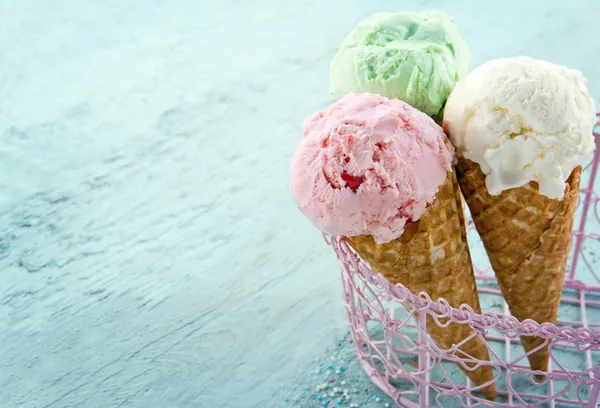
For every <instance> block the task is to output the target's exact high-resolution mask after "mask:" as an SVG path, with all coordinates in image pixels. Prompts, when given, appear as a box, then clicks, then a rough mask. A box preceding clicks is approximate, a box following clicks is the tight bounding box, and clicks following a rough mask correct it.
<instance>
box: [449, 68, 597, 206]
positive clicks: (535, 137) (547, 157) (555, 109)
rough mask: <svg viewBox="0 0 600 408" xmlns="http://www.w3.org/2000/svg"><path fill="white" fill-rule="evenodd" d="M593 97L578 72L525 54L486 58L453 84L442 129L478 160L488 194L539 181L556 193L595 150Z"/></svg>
mask: <svg viewBox="0 0 600 408" xmlns="http://www.w3.org/2000/svg"><path fill="white" fill-rule="evenodd" d="M595 122H596V117H595V109H594V101H593V99H592V97H591V96H590V94H589V93H588V91H587V89H586V85H585V79H584V77H583V75H582V74H581V73H580V72H578V71H574V70H572V69H569V68H567V67H564V66H560V65H554V64H551V63H549V62H544V61H539V60H536V59H533V58H529V57H516V58H502V59H496V60H491V61H489V62H486V63H485V64H483V65H480V66H479V67H477V68H476V69H475V70H474V71H473V72H471V73H470V74H469V75H468V76H466V77H465V78H464V79H462V80H461V81H459V82H458V84H457V86H456V88H455V89H454V91H453V92H452V93H451V94H450V97H449V99H448V102H447V104H446V107H445V111H444V128H445V129H446V130H447V131H448V133H449V135H450V138H451V140H452V142H453V143H454V145H455V146H456V148H457V149H458V151H459V152H460V153H461V154H462V155H463V156H464V157H466V158H467V159H469V160H471V161H473V162H475V163H477V164H479V166H480V167H481V170H482V171H483V173H484V174H485V175H486V187H487V189H488V191H489V193H490V194H492V195H496V194H500V193H501V192H502V191H504V190H507V189H510V188H515V187H520V186H523V185H525V184H527V183H529V182H530V181H536V182H537V183H538V184H539V192H540V194H543V195H545V196H547V197H550V198H562V196H563V193H564V190H565V180H567V178H568V177H569V175H570V174H571V172H572V171H573V169H574V168H575V167H577V166H578V165H580V164H582V162H583V161H584V159H585V158H586V157H588V156H589V155H590V153H592V152H593V151H594V147H595V145H594V137H593V136H592V128H593V127H594V124H595Z"/></svg>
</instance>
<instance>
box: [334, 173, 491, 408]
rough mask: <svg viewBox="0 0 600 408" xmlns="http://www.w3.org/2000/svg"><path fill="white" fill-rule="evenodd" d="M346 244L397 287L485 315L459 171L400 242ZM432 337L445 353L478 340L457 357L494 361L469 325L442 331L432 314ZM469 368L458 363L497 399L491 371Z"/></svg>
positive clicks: (354, 241)
mask: <svg viewBox="0 0 600 408" xmlns="http://www.w3.org/2000/svg"><path fill="white" fill-rule="evenodd" d="M344 239H345V240H346V242H348V244H349V245H350V246H352V248H354V250H356V252H357V253H358V254H359V255H360V257H361V258H362V259H363V260H365V261H366V262H367V263H369V265H370V266H371V268H372V269H373V270H375V271H377V272H379V273H381V274H382V275H384V276H385V277H386V278H387V279H388V280H389V281H390V282H391V283H393V284H397V283H400V284H402V285H404V286H406V287H407V288H408V289H409V290H410V291H411V292H413V293H415V294H417V293H419V292H421V291H423V292H426V293H427V294H429V296H430V297H431V298H432V299H433V300H437V299H439V298H444V299H446V300H447V301H448V303H449V304H450V305H451V306H453V307H459V306H460V305H462V304H467V305H469V306H470V307H471V308H472V309H473V310H474V311H476V312H477V313H480V312H481V309H480V307H479V298H478V296H477V287H476V285H475V276H474V274H473V266H472V263H471V255H470V253H469V246H468V244H467V236H466V230H465V218H464V212H463V208H462V203H461V195H460V189H459V186H458V183H457V181H456V174H455V173H454V172H451V173H448V175H447V177H446V181H445V182H444V184H442V185H441V186H440V188H439V190H438V193H437V195H436V198H435V200H434V202H433V203H432V204H431V205H430V206H429V207H427V210H426V211H425V213H424V214H423V216H422V217H421V218H420V219H419V221H417V222H415V223H413V224H411V225H409V226H408V227H407V229H406V230H405V231H404V233H403V234H402V235H401V236H400V237H399V238H397V239H395V240H393V241H391V242H388V243H386V244H377V243H376V242H375V240H374V239H373V237H372V236H369V235H363V236H356V237H344ZM442 320H443V319H442ZM427 332H428V333H429V335H430V336H431V338H432V339H433V340H434V341H435V342H436V343H437V345H438V346H439V347H440V348H442V349H444V350H449V349H450V348H452V347H453V345H456V344H459V343H461V342H463V341H465V339H467V338H469V337H470V336H473V337H472V338H471V339H469V340H468V341H467V342H466V343H464V344H463V345H461V346H460V349H459V350H458V351H456V352H454V354H455V355H456V356H457V357H462V358H470V357H472V358H474V359H477V360H482V361H489V359H490V357H489V352H488V349H487V348H486V346H485V344H484V342H483V340H482V338H481V337H480V336H477V335H475V333H474V331H473V329H471V327H470V326H469V325H468V324H457V323H451V324H450V325H448V326H447V327H440V326H439V325H438V324H437V323H436V322H435V320H434V319H433V318H432V317H431V316H430V315H428V316H427ZM466 365H467V367H465V366H463V365H461V364H458V367H459V368H460V369H461V370H462V371H464V372H465V374H466V375H467V376H468V377H469V378H470V379H471V381H472V382H473V383H475V384H476V385H483V384H486V383H490V384H489V385H487V386H486V387H484V388H482V389H481V392H482V393H483V394H484V395H485V396H486V397H487V398H488V399H490V400H494V399H495V398H496V387H495V385H494V383H493V381H494V376H493V372H492V368H491V366H489V365H481V366H479V367H478V368H475V367H476V365H475V364H466Z"/></svg>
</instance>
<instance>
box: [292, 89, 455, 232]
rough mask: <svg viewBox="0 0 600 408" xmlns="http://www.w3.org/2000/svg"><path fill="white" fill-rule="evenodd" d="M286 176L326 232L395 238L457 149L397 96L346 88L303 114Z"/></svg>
mask: <svg viewBox="0 0 600 408" xmlns="http://www.w3.org/2000/svg"><path fill="white" fill-rule="evenodd" d="M303 133H304V138H303V139H302V141H301V142H300V145H299V146H298V148H297V149H296V152H295V153H294V156H293V159H292V166H291V171H290V183H291V187H292V193H293V195H294V199H295V200H296V203H297V204H298V207H299V208H300V210H301V211H302V212H303V213H304V215H306V216H307V217H308V218H309V219H310V220H311V221H312V223H313V224H314V225H315V226H316V227H317V228H319V229H320V230H321V231H323V232H325V233H327V234H330V235H345V236H356V235H372V236H373V237H374V239H375V241H376V242H377V243H379V244H382V243H386V242H389V241H391V240H393V239H396V238H398V237H399V236H400V235H402V233H403V232H404V229H405V228H406V225H407V223H408V222H411V221H417V220H418V219H419V218H420V217H421V215H423V213H424V212H425V208H426V207H427V205H428V204H431V203H432V202H433V199H434V196H435V193H436V192H437V189H438V186H440V185H441V184H442V183H443V182H444V180H445V179H446V173H447V172H448V171H450V170H451V169H452V159H453V154H454V149H453V148H452V146H451V145H450V143H449V142H448V141H447V139H446V136H445V134H444V131H443V130H442V128H441V127H439V126H438V125H437V124H436V123H435V122H434V121H433V120H432V119H431V118H430V117H429V116H427V115H426V114H424V113H423V112H421V111H418V110H417V109H415V108H413V107H411V106H410V105H408V104H406V103H404V102H402V101H400V100H396V99H387V98H385V97H382V96H379V95H375V94H370V93H362V94H359V93H350V94H348V95H346V96H345V97H343V98H342V99H340V100H339V101H337V102H336V103H334V104H333V105H331V106H330V107H329V108H328V109H327V110H325V111H324V112H320V113H317V114H315V115H313V116H311V117H310V118H308V119H307V120H306V121H305V122H304V129H303Z"/></svg>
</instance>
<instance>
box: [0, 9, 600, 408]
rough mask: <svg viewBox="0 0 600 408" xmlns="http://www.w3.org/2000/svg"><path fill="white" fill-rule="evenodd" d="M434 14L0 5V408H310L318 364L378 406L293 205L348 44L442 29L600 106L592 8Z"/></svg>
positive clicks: (314, 236)
mask: <svg viewBox="0 0 600 408" xmlns="http://www.w3.org/2000/svg"><path fill="white" fill-rule="evenodd" d="M449 3H450V2H443V1H433V0H429V1H427V0H421V1H405V2H397V1H396V2H394V1H379V0H377V1H358V0H346V1H344V0H328V1H318V0H296V1H279V0H252V1H250V0H248V1H235V0H213V1H208V0H196V1H193V0H96V1H80V2H74V1H67V0H47V1H42V0H0V407H2V408H11V407H24V408H59V407H98V408H106V407H141V408H169V407H174V408H175V407H185V408H187V407H203V408H204V407H206V408H209V407H216V408H220V407H235V408H237V407H281V406H302V407H303V406H307V407H312V406H317V405H316V402H315V401H312V402H309V401H310V400H311V398H312V397H310V398H309V397H307V396H306V393H305V391H303V390H302V389H301V388H302V386H304V385H312V384H315V381H316V380H314V378H313V377H310V376H309V375H308V373H309V372H312V371H313V370H314V368H315V366H316V365H319V364H324V362H326V361H328V358H329V355H331V354H333V355H337V356H338V361H341V360H342V359H343V360H345V361H346V362H347V364H348V367H350V368H351V369H349V370H347V371H348V374H347V375H348V378H349V380H348V381H349V382H350V381H351V382H352V383H353V384H354V385H355V386H356V387H357V388H358V390H357V391H356V395H357V397H356V401H359V400H360V401H363V400H365V401H366V400H367V399H368V398H369V397H370V396H371V395H373V394H375V393H376V390H375V387H373V386H372V385H370V383H369V382H368V381H367V380H366V379H365V377H364V375H362V372H361V371H360V369H359V368H358V367H357V366H356V364H355V363H356V362H355V361H354V362H353V361H352V350H351V347H350V348H349V347H346V346H344V343H341V342H340V343H339V344H340V345H338V340H340V339H343V338H344V336H345V334H346V332H347V328H346V324H345V321H344V317H343V308H342V298H341V292H340V282H339V274H338V272H337V267H336V262H335V259H334V256H333V254H332V252H331V251H330V249H329V248H327V246H326V245H325V243H324V242H323V240H322V239H321V237H320V234H319V233H318V232H317V231H316V230H315V229H314V228H313V227H312V226H311V225H310V224H309V223H308V222H307V221H306V220H305V219H304V218H303V217H302V216H301V214H300V213H299V211H298V210H297V209H296V208H295V205H294V203H293V202H292V199H291V197H290V193H289V189H288V165H289V159H290V155H291V154H292V152H293V149H294V147H295V145H296V143H297V142H298V140H299V138H300V126H301V123H302V121H303V120H304V118H305V117H307V116H308V115H310V114H312V113H313V112H315V111H317V110H319V109H322V108H324V107H325V106H326V105H327V104H328V88H327V85H328V64H329V61H330V60H331V58H332V56H333V54H334V52H335V50H336V47H337V46H338V45H339V43H340V42H341V41H342V39H343V37H344V36H345V34H346V33H347V32H348V31H349V30H350V29H351V28H352V27H353V26H354V25H355V24H356V23H357V22H358V21H359V20H360V19H362V18H364V17H366V16H367V15H369V14H370V13H372V12H375V11H380V10H418V9H431V8H441V9H444V10H446V11H447V12H448V13H450V14H451V15H453V16H455V17H456V18H457V20H458V21H459V24H460V26H461V29H462V33H463V34H464V36H465V37H466V39H467V40H468V42H469V43H470V45H471V46H472V53H473V64H472V66H475V65H477V64H479V63H481V62H483V61H485V60H487V59H489V58H492V57H501V56H512V55H521V54H527V55H531V56H534V57H538V58H543V59H548V60H551V61H553V62H557V63H562V64H566V65H569V66H571V67H574V68H577V69H579V70H581V71H583V72H584V74H585V75H586V76H587V77H588V78H589V88H590V90H591V91H592V93H593V95H594V96H595V98H596V100H597V101H600V61H599V56H600V45H599V44H600V27H599V25H598V21H600V20H599V16H600V2H598V1H596V0H587V1H583V0H582V1H573V2H568V1H548V0H544V1H527V2H524V1H513V0H511V1H502V2H470V1H454V2H452V5H450V4H449ZM352 367H353V368H352ZM350 379H351V380H350ZM303 393H304V394H303ZM286 396H289V398H290V399H291V400H290V402H288V403H285V402H284V401H283V398H285V397H286ZM388 401H389V400H387V399H384V400H382V401H381V402H365V403H363V405H361V406H373V407H375V406H381V404H384V403H386V402H388Z"/></svg>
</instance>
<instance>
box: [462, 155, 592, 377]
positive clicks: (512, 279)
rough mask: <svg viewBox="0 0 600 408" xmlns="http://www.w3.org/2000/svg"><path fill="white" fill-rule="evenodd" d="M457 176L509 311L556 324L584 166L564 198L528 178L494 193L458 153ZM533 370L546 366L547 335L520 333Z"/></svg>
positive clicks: (476, 167) (478, 170) (569, 182)
mask: <svg viewBox="0 0 600 408" xmlns="http://www.w3.org/2000/svg"><path fill="white" fill-rule="evenodd" d="M458 157H459V159H458V165H457V178H458V182H459V184H460V187H461V189H462V192H463V194H464V197H465V199H466V201H467V204H468V206H469V209H470V210H471V215H472V217H473V221H474V223H475V226H476V227H477V230H478V231H479V235H480V236H481V240H482V241H483V244H484V246H485V249H486V251H487V254H488V257H489V259H490V262H491V264H492V268H493V269H494V272H495V273H496V277H497V279H498V283H499V285H500V289H501V290H502V294H503V295H504V298H505V300H506V303H507V304H508V306H509V308H510V312H511V314H512V315H513V316H514V317H515V318H517V319H518V320H519V321H522V320H525V319H532V320H535V321H536V322H538V323H544V322H550V323H554V324H555V323H556V319H557V314H558V307H559V303H560V296H561V291H562V285H563V282H564V277H565V269H566V265H567V259H568V256H569V245H570V241H571V232H572V229H573V219H574V215H575V209H576V206H577V197H578V193H579V182H580V178H581V166H578V167H576V168H575V170H573V172H572V173H571V175H570V177H569V178H568V180H567V182H566V188H565V193H564V197H563V198H562V199H550V198H548V197H546V196H545V195H542V194H540V193H539V191H538V184H537V183H536V182H530V183H528V184H526V185H524V186H522V187H518V188H513V189H509V190H505V191H503V192H502V193H501V194H499V195H490V194H489V192H488V189H487V188H486V184H485V174H483V172H482V171H481V168H480V167H479V165H478V164H476V163H474V162H472V161H470V160H468V159H466V158H464V157H462V156H461V155H460V153H459V154H458ZM521 343H522V344H523V348H524V349H525V351H526V352H530V351H532V350H534V349H536V348H540V349H539V350H537V351H535V352H534V353H533V354H531V355H529V356H528V358H529V364H530V366H531V369H532V370H541V371H547V370H548V362H549V358H550V354H549V350H548V345H549V344H547V343H546V340H545V339H543V338H540V337H536V336H522V337H521Z"/></svg>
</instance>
